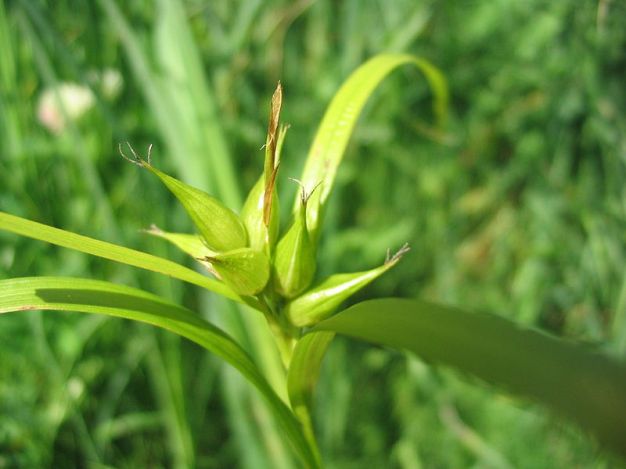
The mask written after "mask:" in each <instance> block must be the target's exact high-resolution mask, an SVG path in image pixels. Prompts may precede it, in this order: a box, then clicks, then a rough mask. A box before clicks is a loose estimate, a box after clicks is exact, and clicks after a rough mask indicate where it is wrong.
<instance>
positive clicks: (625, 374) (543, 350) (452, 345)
mask: <svg viewBox="0 0 626 469" xmlns="http://www.w3.org/2000/svg"><path fill="white" fill-rule="evenodd" d="M315 330H318V331H333V332H337V333H341V334H344V335H347V336H350V337H354V338H358V339H362V340H365V341H369V342H374V343H377V344H382V345H387V346H390V347H395V348H401V349H407V350H410V351H412V352H415V353H416V354H418V355H419V356H421V357H423V358H425V359H426V360H430V361H433V362H438V363H442V364H445V365H449V366H452V367H454V368H456V369H458V370H460V371H462V372H464V373H468V374H470V375H474V376H477V377H478V378H480V379H482V380H485V381H486V382H488V383H491V384H495V385H497V386H501V387H503V388H505V389H506V390H508V391H510V392H512V393H514V394H517V395H520V396H524V397H529V398H531V399H534V400H536V401H539V402H540V403H543V404H545V405H547V406H548V407H550V408H551V409H553V410H554V411H556V412H557V413H558V414H560V415H563V416H565V417H567V418H569V419H572V420H574V421H576V422H577V423H578V424H580V425H581V426H582V427H583V428H584V429H586V430H588V431H589V432H591V433H592V434H594V435H595V436H596V437H597V438H598V440H599V441H600V442H601V443H602V444H604V445H605V446H607V447H609V448H612V449H613V450H614V451H616V452H617V453H619V454H621V455H622V456H626V363H624V362H619V361H617V360H615V359H612V358H610V357H608V356H606V355H604V354H602V353H599V352H597V351H594V350H592V349H591V348H589V347H585V346H583V345H579V344H575V343H572V342H567V341H565V340H562V339H558V338H555V337H551V336H548V335H546V334H544V333H541V332H538V331H534V330H531V329H524V328H521V327H520V326H518V325H516V324H514V323H512V322H510V321H507V320H506V319H503V318H500V317H497V316H493V315H487V314H472V313H467V312H464V311H461V310H459V309H456V308H452V307H447V306H441V305H436V304H431V303H427V302H423V301H415V300H402V299H381V300H371V301H365V302H363V303H359V304H357V305H355V306H352V307H350V308H348V309H346V310H345V311H343V312H341V313H339V314H337V315H336V316H333V317H332V318H330V319H327V320H326V321H322V322H321V323H319V324H318V325H317V326H316V328H315Z"/></svg>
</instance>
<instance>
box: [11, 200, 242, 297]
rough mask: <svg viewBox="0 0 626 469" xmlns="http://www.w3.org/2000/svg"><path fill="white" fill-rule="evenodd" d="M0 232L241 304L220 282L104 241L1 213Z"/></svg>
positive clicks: (158, 258) (160, 259)
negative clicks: (163, 277)
mask: <svg viewBox="0 0 626 469" xmlns="http://www.w3.org/2000/svg"><path fill="white" fill-rule="evenodd" d="M0 230H5V231H10V232H12V233H16V234H18V235H21V236H27V237H29V238H34V239H38V240H40V241H45V242H48V243H52V244H56V245H57V246H62V247H64V248H69V249H74V250H76V251H80V252H84V253H87V254H91V255H93V256H98V257H103V258H105V259H109V260H112V261H115V262H120V263H122V264H127V265H132V266H133V267H139V268H141V269H146V270H151V271H153V272H158V273H160V274H165V275H168V276H170V277H174V278H177V279H179V280H184V281H185V282H189V283H193V284H195V285H199V286H201V287H204V288H206V289H207V290H211V291H214V292H215V293H219V294H220V295H224V296H225V297H227V298H230V299H233V300H236V301H239V302H243V300H242V299H241V298H240V297H239V295H237V294H236V293H234V292H233V291H232V290H231V289H230V288H228V287H227V286H226V285H224V284H222V283H221V282H218V281H216V280H213V279H211V278H208V277H205V276H204V275H201V274H199V273H197V272H194V271H193V270H191V269H188V268H186V267H183V266H182V265H180V264H177V263H175V262H172V261H169V260H167V259H163V258H161V257H157V256H153V255H152V254H148V253H145V252H141V251H135V250H134V249H129V248H126V247H123V246H118V245H116V244H111V243H107V242H106V241H99V240H97V239H93V238H88V237H87V236H82V235H79V234H76V233H72V232H70V231H65V230H60V229H58V228H53V227H51V226H47V225H43V224H41V223H37V222H34V221H30V220H26V219H24V218H20V217H16V216H14V215H9V214H8V213H4V212H0Z"/></svg>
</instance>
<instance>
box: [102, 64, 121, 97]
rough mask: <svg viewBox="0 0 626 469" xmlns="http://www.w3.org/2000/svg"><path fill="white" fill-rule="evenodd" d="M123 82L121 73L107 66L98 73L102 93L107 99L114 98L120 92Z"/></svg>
mask: <svg viewBox="0 0 626 469" xmlns="http://www.w3.org/2000/svg"><path fill="white" fill-rule="evenodd" d="M123 84H124V81H123V79H122V74H121V73H120V72H118V71H117V70H115V69H112V68H107V69H105V70H104V71H103V72H102V74H101V75H100V87H101V89H102V94H103V95H104V96H105V97H106V98H107V99H113V98H116V97H117V96H118V95H119V94H120V91H121V90H122V85H123Z"/></svg>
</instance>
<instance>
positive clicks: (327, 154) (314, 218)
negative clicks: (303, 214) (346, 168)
mask: <svg viewBox="0 0 626 469" xmlns="http://www.w3.org/2000/svg"><path fill="white" fill-rule="evenodd" d="M406 64H412V65H415V66H416V67H418V68H419V69H420V70H421V72H422V73H423V74H424V76H425V78H426V80H427V81H428V84H429V85H430V87H431V89H432V92H433V94H434V97H435V101H434V110H435V114H436V115H437V117H438V119H439V120H440V121H443V120H444V117H445V110H446V107H447V101H448V92H447V87H446V84H445V80H444V78H443V76H442V75H441V73H440V72H439V71H438V70H437V69H436V68H435V67H433V66H432V65H431V64H430V63H428V62H427V61H425V60H423V59H420V58H417V57H414V56H412V55H407V54H381V55H378V56H376V57H374V58H372V59H370V60H369V61H368V62H366V63H364V64H363V65H361V66H360V67H359V68H358V69H356V70H355V71H354V72H353V73H352V75H350V77H349V78H348V79H347V80H346V81H345V82H344V84H343V85H342V86H341V88H340V89H339V91H338V92H337V94H335V96H334V98H333V100H332V101H331V103H330V105H329V106H328V109H327V110H326V113H325V114H324V117H323V119H322V122H321V123H320V126H319V128H318V130H317V133H316V135H315V139H314V140H313V144H312V145H311V149H310V151H309V155H308V157H307V161H306V164H305V167H304V172H303V174H302V178H301V179H302V183H303V184H304V187H306V188H307V190H309V191H310V190H312V189H313V188H314V187H316V186H317V185H318V184H320V183H321V186H320V187H319V188H318V189H317V190H316V191H315V192H313V194H312V196H311V199H310V201H309V205H308V208H307V226H308V228H309V230H310V231H311V232H313V233H316V232H317V229H318V225H319V222H320V218H321V216H322V214H321V212H322V210H323V207H324V204H325V202H326V199H327V198H328V195H329V194H330V191H331V189H332V186H333V181H334V179H335V174H336V172H337V167H338V166H339V164H340V163H341V160H342V158H343V155H344V152H345V149H346V146H347V145H348V141H349V140H350V136H351V135H352V131H353V130H354V126H355V125H356V122H357V120H358V118H359V116H360V115H361V111H362V110H363V107H364V106H365V103H366V102H367V100H368V98H369V97H370V96H371V94H372V93H373V92H374V90H375V89H376V87H377V86H378V85H379V84H380V83H381V82H382V80H383V79H384V78H385V77H386V76H387V75H389V74H390V73H391V72H392V71H393V70H395V69H396V68H397V67H399V66H401V65H406ZM295 207H296V209H297V207H298V201H297V200H296V205H295Z"/></svg>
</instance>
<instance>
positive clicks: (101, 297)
mask: <svg viewBox="0 0 626 469" xmlns="http://www.w3.org/2000/svg"><path fill="white" fill-rule="evenodd" d="M33 309H36V310H61V311H76V312H81V313H96V314H105V315H108V316H114V317H120V318H126V319H132V320H135V321H139V322H144V323H147V324H152V325H153V326H157V327H161V328H163V329H166V330H168V331H171V332H173V333H175V334H178V335H180V336H182V337H185V338H187V339H189V340H191V341H192V342H195V343H197V344H198V345H200V346H202V347H204V348H205V349H207V350H209V351H210V352H212V353H214V354H216V355H217V356H219V357H220V358H222V359H224V360H225V361H227V362H228V363H229V364H230V365H232V366H233V367H235V368H236V369H237V370H239V371H240V372H241V374H242V375H243V376H245V377H246V378H247V379H248V381H250V382H251V383H252V384H253V385H254V386H255V387H256V388H257V389H258V390H259V391H260V392H261V394H262V395H263V397H264V398H265V400H266V401H267V403H268V404H269V406H270V408H271V409H272V412H273V414H274V417H275V418H276V419H277V420H278V422H279V424H280V425H281V427H282V430H283V432H284V435H285V437H286V438H287V439H288V440H289V441H290V442H291V443H292V445H293V447H294V449H295V450H296V452H297V453H298V455H299V456H300V457H301V458H302V459H303V461H304V462H305V463H306V464H308V465H310V466H312V467H316V466H317V462H316V460H315V458H314V457H313V453H312V451H311V449H310V447H309V445H308V443H307V441H306V439H305V438H304V435H303V434H302V431H301V429H300V426H299V424H298V422H297V421H296V419H295V418H294V416H293V414H292V413H291V411H290V410H289V409H288V408H287V406H286V405H285V404H284V403H283V401H282V400H281V399H280V398H279V397H278V396H277V395H276V393H275V392H274V391H273V390H272V388H271V386H270V385H269V384H268V383H267V381H266V380H265V378H264V377H263V375H262V374H261V372H260V371H259V369H258V368H257V366H256V365H255V364H254V362H253V361H252V359H251V358H250V356H249V355H248V354H247V353H246V352H245V351H244V350H243V349H242V348H241V347H240V346H239V345H238V344H237V343H236V342H235V341H234V340H233V339H231V338H230V336H228V335H227V334H226V333H224V332H223V331H222V330H221V329H218V328H217V327H215V326H213V325H212V324H210V323H208V322H206V321H205V320H203V319H201V318H200V317H199V316H197V315H196V314H194V313H192V312H191V311H189V310H187V309H185V308H182V307H181V306H178V305H175V304H172V303H169V302H167V301H165V300H164V299H162V298H160V297H158V296H156V295H152V294H150V293H147V292H144V291H142V290H138V289H135V288H130V287H126V286H122V285H115V284H112V283H109V282H103V281H97V280H87V279H76V278H63V277H29V278H18V279H9V280H2V281H0V313H8V312H13V311H27V310H33Z"/></svg>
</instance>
